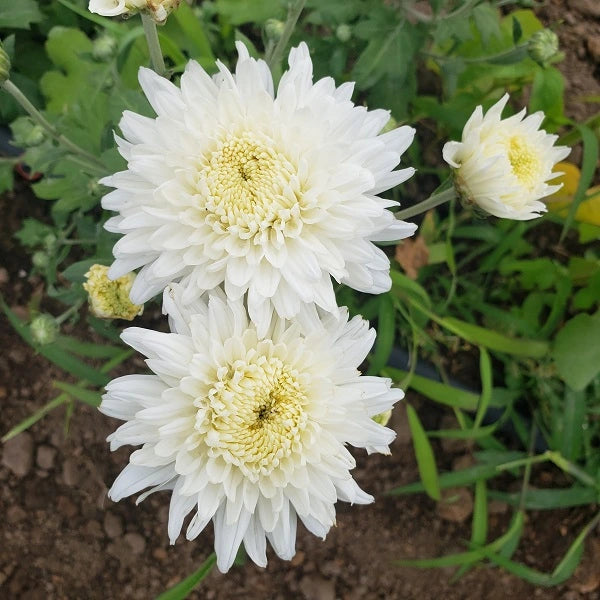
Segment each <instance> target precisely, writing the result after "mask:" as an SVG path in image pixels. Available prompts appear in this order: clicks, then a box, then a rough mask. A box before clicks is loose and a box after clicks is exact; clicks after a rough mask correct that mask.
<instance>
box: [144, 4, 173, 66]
mask: <svg viewBox="0 0 600 600" xmlns="http://www.w3.org/2000/svg"><path fill="white" fill-rule="evenodd" d="M142 25H143V26H144V34H145V35H146V42H147V43H148V51H149V52H150V60H151V61H152V68H153V69H154V71H156V72H157V73H158V74H159V75H164V74H165V72H166V70H167V69H166V67H165V60H164V58H163V55H162V50H161V48H160V42H159V41H158V31H157V30H156V23H155V22H154V21H153V20H152V17H150V16H149V15H147V14H146V13H144V12H143V13H142Z"/></svg>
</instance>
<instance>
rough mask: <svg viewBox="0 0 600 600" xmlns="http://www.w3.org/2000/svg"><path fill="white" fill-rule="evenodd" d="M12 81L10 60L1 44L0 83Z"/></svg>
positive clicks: (0, 43)
mask: <svg viewBox="0 0 600 600" xmlns="http://www.w3.org/2000/svg"><path fill="white" fill-rule="evenodd" d="M8 79H10V58H9V56H8V54H7V53H6V50H5V49H4V46H3V45H2V42H0V83H4V82H5V81H6V80H8Z"/></svg>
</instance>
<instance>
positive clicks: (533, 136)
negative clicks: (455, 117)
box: [443, 94, 570, 220]
mask: <svg viewBox="0 0 600 600" xmlns="http://www.w3.org/2000/svg"><path fill="white" fill-rule="evenodd" d="M507 102H508V94H505V95H504V96H503V97H502V98H501V99H500V100H499V101H498V102H497V103H496V104H494V106H492V107H491V108H490V109H489V110H488V111H487V113H486V114H485V115H484V114H483V110H482V108H481V106H478V107H477V108H476V109H475V112H474V113H473V114H472V115H471V117H470V119H469V120H468V121H467V124H466V125H465V128H464V130H463V134H462V141H461V142H448V143H447V144H446V145H445V146H444V149H443V156H444V160H445V161H446V162H447V163H448V164H449V165H450V166H451V167H453V168H454V169H455V171H454V178H455V184H456V188H457V190H458V192H459V194H460V195H461V196H462V198H463V200H464V201H466V202H467V203H474V204H477V205H478V206H479V207H480V208H482V209H483V210H485V211H486V212H488V213H490V214H492V215H495V216H496V217H505V218H508V219H517V220H527V219H534V218H535V217H539V216H540V213H541V212H544V211H545V210H546V206H545V204H544V203H543V202H540V201H539V200H540V198H543V197H545V196H548V195H550V194H552V193H554V192H555V191H556V190H558V189H559V188H560V185H548V183H547V182H548V181H549V180H551V179H553V178H555V177H557V176H558V175H559V173H556V172H553V171H552V168H553V167H554V165H555V164H556V163H557V162H559V161H560V160H562V159H563V158H565V157H566V156H567V155H568V154H569V152H570V149H569V148H567V147H565V146H554V142H555V141H556V139H557V137H558V136H556V135H549V134H548V133H546V132H545V131H544V130H543V129H540V125H541V124H542V121H543V120H544V113H543V112H541V111H540V112H536V113H534V114H532V115H529V116H528V117H525V109H523V110H522V111H521V112H520V113H518V114H516V115H513V116H512V117H508V118H507V119H502V111H503V109H504V107H505V106H506V103H507ZM524 117H525V118H524Z"/></svg>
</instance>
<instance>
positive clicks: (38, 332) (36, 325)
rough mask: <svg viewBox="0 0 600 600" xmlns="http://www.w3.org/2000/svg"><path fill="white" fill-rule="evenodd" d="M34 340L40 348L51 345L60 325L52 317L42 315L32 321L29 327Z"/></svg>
mask: <svg viewBox="0 0 600 600" xmlns="http://www.w3.org/2000/svg"><path fill="white" fill-rule="evenodd" d="M29 329H30V331H31V335H32V337H33V340H34V341H35V342H36V343H37V344H39V345H40V346H45V345H46V344H51V343H52V342H53V341H54V340H55V339H56V336H57V334H58V331H59V326H58V323H57V322H56V319H55V318H54V317H53V316H52V315H48V314H45V313H44V314H41V315H38V316H37V317H35V318H34V319H33V321H31V324H30V325H29Z"/></svg>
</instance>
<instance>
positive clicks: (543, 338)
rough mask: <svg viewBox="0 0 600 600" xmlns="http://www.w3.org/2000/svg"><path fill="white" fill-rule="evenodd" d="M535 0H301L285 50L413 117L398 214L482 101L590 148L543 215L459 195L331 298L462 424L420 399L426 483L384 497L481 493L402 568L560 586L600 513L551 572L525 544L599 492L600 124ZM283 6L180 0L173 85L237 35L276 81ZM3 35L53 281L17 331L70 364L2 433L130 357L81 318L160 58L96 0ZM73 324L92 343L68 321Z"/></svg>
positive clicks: (16, 166)
mask: <svg viewBox="0 0 600 600" xmlns="http://www.w3.org/2000/svg"><path fill="white" fill-rule="evenodd" d="M301 4H302V3H297V4H296V8H298V6H300V7H301ZM532 4H533V3H532V2H531V1H530V0H521V1H515V2H512V1H510V0H494V1H487V0H484V1H482V0H431V1H430V2H414V1H411V0H398V1H397V2H389V3H384V2H381V1H380V0H328V1H327V2H317V1H316V0H307V2H306V4H305V6H304V10H303V12H302V14H301V16H300V19H299V21H298V24H297V26H296V28H295V30H294V32H293V35H292V37H291V42H290V43H292V44H293V43H296V42H298V41H300V40H305V41H306V42H307V43H308V45H309V47H310V49H311V53H312V57H313V61H314V65H315V76H316V77H317V78H319V77H324V76H333V77H334V78H335V79H336V82H337V83H341V82H343V81H348V80H351V81H356V92H355V97H356V99H357V101H358V102H364V103H365V104H366V105H368V106H369V107H370V108H387V109H390V110H391V114H392V122H393V126H395V125H400V124H404V123H408V124H411V125H413V126H416V127H417V130H418V135H417V139H416V141H415V143H414V144H413V145H412V146H411V148H410V150H409V153H408V155H409V159H408V161H407V162H410V164H411V165H412V166H415V167H416V168H417V169H418V172H417V175H416V176H415V177H414V178H413V179H412V180H411V181H409V182H408V183H407V184H404V185H403V186H401V188H399V189H396V190H394V192H393V195H394V198H395V199H397V200H400V202H401V203H402V205H403V207H406V206H411V205H413V204H415V203H417V202H418V201H420V200H422V199H423V198H425V197H426V195H427V193H428V192H431V191H433V190H434V189H436V188H437V187H438V186H439V184H440V183H441V181H443V180H444V179H445V178H446V176H447V174H448V169H447V167H446V166H444V164H443V161H442V160H441V147H442V145H443V143H444V142H445V141H446V140H448V139H459V138H460V134H461V131H462V129H463V126H464V124H465V122H466V120H467V119H468V117H469V116H470V114H471V113H472V111H473V109H474V107H475V106H476V105H478V104H482V105H483V106H484V107H486V108H487V107H489V106H490V105H491V104H492V103H494V102H495V101H496V100H498V98H499V97H500V96H501V95H502V94H503V93H504V92H505V91H509V92H510V93H511V98H512V102H513V103H514V106H515V107H517V106H518V107H520V106H522V105H526V106H527V107H528V110H529V111H530V112H533V111H536V110H543V111H544V112H545V113H546V121H545V122H544V127H545V129H546V130H548V131H550V132H559V133H561V134H562V135H561V139H560V143H563V144H569V145H574V144H581V148H582V152H581V154H580V155H581V161H580V164H578V165H575V164H572V163H563V164H561V165H560V169H557V170H560V171H562V172H563V173H564V174H563V175H562V179H563V182H564V184H565V185H564V187H563V189H562V190H561V191H560V192H559V193H558V194H556V195H555V196H553V197H551V198H548V199H547V203H548V207H549V213H548V214H547V216H545V217H544V218H541V219H536V220H534V221H529V222H514V221H505V220H498V219H490V220H483V219H481V218H480V217H479V216H478V215H475V214H474V213H473V212H472V211H471V210H469V209H467V208H463V207H461V206H459V205H458V204H457V203H455V202H452V203H450V204H448V205H446V206H444V207H441V208H438V209H436V210H435V211H429V212H428V213H427V214H425V215H424V216H423V217H422V220H421V222H420V228H419V231H418V234H417V236H416V237H415V238H413V239H410V240H406V241H405V242H404V243H402V244H401V245H398V246H397V247H395V248H394V247H390V248H389V249H388V250H389V252H390V255H393V256H394V258H395V260H393V261H392V269H393V271H392V278H393V288H392V290H391V292H389V293H388V294H383V295H380V296H376V297H371V296H365V295H361V294H357V293H356V292H354V291H352V290H350V289H347V288H340V290H339V298H338V300H339V302H340V304H346V305H348V306H349V307H350V309H351V311H353V312H356V313H361V314H363V315H364V316H365V317H366V318H368V319H371V320H372V321H373V323H374V324H375V325H376V328H377V331H378V336H377V342H376V346H375V349H374V352H373V354H372V355H371V357H370V360H369V371H370V373H372V374H378V373H382V374H386V375H388V376H390V377H392V378H393V379H394V381H395V382H396V383H397V384H398V385H400V386H401V387H403V388H406V389H412V390H415V391H416V392H418V393H419V394H421V395H422V396H423V397H425V398H427V399H428V400H431V401H432V403H433V404H432V405H431V410H436V411H439V412H440V413H442V414H445V413H448V414H449V415H451V416H452V418H453V419H454V422H455V426H453V427H452V428H445V429H442V430H439V429H438V430H432V431H426V430H425V428H424V426H423V424H422V417H420V416H419V413H418V412H417V411H416V410H415V409H414V408H413V407H412V406H410V405H408V406H407V410H408V419H409V421H408V422H409V425H410V429H411V432H412V436H413V443H414V448H415V453H416V458H417V461H418V465H419V471H420V474H421V481H420V482H415V483H414V484H410V485H405V486H402V487H399V488H396V489H394V490H391V491H390V493H391V494H411V493H422V492H424V493H426V494H428V495H429V496H430V497H431V498H433V499H434V500H436V501H438V502H444V503H450V504H451V503H452V502H453V501H454V500H455V499H456V494H454V495H453V493H452V492H451V493H445V490H455V489H456V488H461V487H468V488H470V489H472V490H473V493H474V512H473V523H472V536H471V540H470V542H469V543H468V548H467V549H466V550H465V552H463V553H460V554H456V555H452V556H446V557H442V558H437V559H423V560H419V561H403V562H402V564H413V565H420V566H426V567H430V566H432V567H433V566H457V567H459V569H458V571H457V575H460V574H462V573H464V572H465V571H466V570H467V569H469V568H471V567H472V566H473V565H475V564H477V563H480V562H482V561H486V562H491V563H493V564H496V565H499V566H501V567H503V568H505V569H507V570H509V571H511V572H513V573H515V574H516V575H518V576H520V577H522V578H524V579H526V580H527V581H530V582H532V583H534V584H537V585H555V584H558V583H560V582H562V581H564V580H565V579H567V578H568V577H569V576H570V575H571V574H572V573H573V571H574V569H575V567H576V566H577V564H578V562H579V560H580V558H581V554H582V550H583V541H584V539H585V536H586V535H587V533H588V532H589V531H590V530H591V529H592V527H594V525H595V524H596V523H597V522H598V520H599V518H600V516H598V515H596V516H593V512H592V511H591V509H590V513H589V515H590V518H591V520H590V521H589V522H588V524H587V525H586V527H585V528H584V529H583V530H581V531H580V532H573V534H572V537H573V542H572V545H571V546H570V548H569V550H568V552H567V553H566V554H565V556H564V559H563V560H562V561H561V562H560V563H559V564H558V565H557V566H556V569H555V570H554V571H553V572H551V573H541V572H539V571H536V570H533V569H531V568H529V567H527V566H526V565H524V564H521V563H519V562H516V561H514V560H512V556H513V554H514V552H515V550H516V548H517V547H518V545H519V542H520V538H521V535H522V532H523V525H524V519H525V513H526V511H527V510H528V509H542V510H551V509H557V508H562V507H571V506H580V505H589V506H590V507H593V506H594V505H595V504H597V503H598V500H599V495H600V451H599V446H600V376H599V372H600V343H599V340H600V312H599V301H600V257H599V256H598V245H597V241H598V238H599V236H600V188H598V187H593V186H594V183H595V180H594V176H595V170H596V166H597V163H598V133H599V126H600V117H599V116H598V115H595V116H592V117H591V118H590V119H589V120H588V121H586V122H585V123H576V122H573V121H572V120H571V119H569V118H568V116H567V115H565V114H564V98H563V97H564V80H563V76H562V75H561V73H560V71H559V70H558V69H557V68H556V67H555V66H554V64H555V63H556V62H558V61H560V60H561V58H562V53H561V52H560V49H559V48H558V42H557V37H556V35H555V33H554V32H552V31H550V30H548V29H544V28H543V26H542V24H541V23H540V21H539V20H538V19H537V18H536V16H535V14H534V12H533V11H532V9H531V8H532ZM287 10H288V7H287V6H286V3H285V2H283V1H281V0H265V1H263V2H246V1H243V0H216V1H214V2H213V1H205V2H202V3H194V2H187V3H186V2H183V3H182V4H181V5H180V7H179V8H178V10H176V11H175V12H173V14H172V15H171V16H170V17H169V19H168V21H167V23H166V24H165V25H164V26H162V27H160V28H159V40H160V44H161V47H162V51H163V55H164V58H165V61H166V68H167V72H168V75H169V76H170V77H171V79H172V80H173V81H177V78H178V76H179V74H180V73H181V72H182V70H183V68H184V65H185V63H186V61H187V60H188V59H189V58H193V59H195V60H197V61H199V62H200V64H201V65H202V66H203V67H204V68H205V69H207V70H208V71H209V72H211V73H212V72H214V71H215V70H216V67H215V64H214V61H215V57H219V58H220V59H221V60H223V61H226V62H229V63H230V64H231V63H232V62H233V61H234V54H235V52H234V43H235V41H236V40H242V41H244V43H246V44H247V46H248V47H249V48H250V50H251V53H252V54H254V55H255V56H261V55H263V53H265V54H266V55H267V56H268V57H270V58H271V60H272V63H273V65H274V70H275V73H276V74H280V73H281V72H282V69H283V68H284V66H282V65H280V64H279V62H280V60H281V56H279V55H277V52H278V51H279V47H278V41H279V40H280V38H281V36H282V35H284V32H285V26H286V16H287ZM0 33H1V38H2V40H3V45H4V50H5V52H6V56H7V58H8V60H9V61H10V67H9V68H10V74H9V77H10V78H9V82H10V83H11V84H12V85H13V86H16V88H17V89H18V90H20V91H21V92H22V93H24V94H25V95H26V97H27V98H28V99H29V101H30V102H31V103H32V105H33V107H34V110H33V111H29V112H30V114H27V113H26V112H25V111H24V110H23V107H22V103H19V102H17V101H16V100H15V93H14V90H12V92H11V89H9V88H8V87H7V86H6V84H3V87H4V89H5V91H8V92H9V93H10V94H11V95H9V93H2V94H1V95H0V122H1V123H2V124H4V125H6V126H10V130H11V132H12V141H11V144H12V147H13V150H12V151H9V150H10V148H8V149H7V152H5V153H4V156H3V157H2V158H0V191H4V190H9V189H11V188H12V186H13V178H14V176H15V173H21V174H22V175H24V176H25V177H26V178H27V179H29V180H30V181H31V187H32V189H33V191H34V193H35V195H36V196H37V197H38V198H39V199H40V200H41V201H45V202H47V210H45V211H44V212H45V215H46V216H45V218H44V219H41V220H37V219H34V218H28V219H25V221H24V222H23V225H22V228H21V229H20V230H19V231H18V232H17V234H16V236H17V238H18V240H19V242H20V243H21V244H22V245H23V246H25V247H26V248H27V249H28V251H29V252H30V254H31V273H34V274H38V275H39V276H41V277H42V279H43V281H44V286H43V289H40V290H38V291H37V292H36V293H35V294H34V296H33V297H32V300H31V305H30V313H31V315H32V318H31V320H30V321H29V322H23V321H21V320H19V318H17V316H16V315H15V314H14V313H12V312H11V310H10V309H9V308H8V306H6V304H4V303H3V304H2V308H3V310H4V311H5V313H6V314H7V316H8V318H9V320H10V322H11V323H12V325H13V326H14V328H15V329H16V331H17V332H18V333H19V334H20V335H21V336H22V337H23V339H25V341H27V342H28V343H29V344H31V345H32V346H34V347H35V348H36V349H37V351H38V352H40V353H41V354H42V355H43V356H45V357H46V358H47V359H48V360H50V361H52V362H54V363H55V364H56V365H58V366H59V367H61V368H62V369H64V370H65V371H66V372H67V373H69V374H70V375H71V376H73V377H74V380H71V382H65V381H57V382H55V386H56V387H57V394H58V395H57V397H56V398H54V399H53V400H52V401H51V402H49V403H48V404H47V405H45V406H43V407H40V409H39V410H38V411H37V412H36V413H35V414H33V415H31V417H30V418H28V419H26V420H25V421H23V422H22V423H19V424H17V425H16V426H15V427H14V429H12V430H11V431H10V432H8V433H6V435H5V436H4V438H3V440H4V441H5V440H7V439H9V438H10V437H12V436H14V435H16V434H17V433H19V432H20V431H23V430H24V429H26V428H27V427H29V426H31V425H32V424H33V423H34V422H35V421H36V420H38V419H40V418H42V417H43V416H44V415H45V414H47V413H48V412H49V411H50V410H53V409H55V408H57V407H58V406H62V405H66V406H67V408H68V410H67V411H66V415H67V417H66V418H67V424H68V420H69V416H70V414H71V413H72V411H73V410H74V409H75V407H76V403H77V402H84V403H87V404H91V405H93V406H96V405H97V404H98V402H99V395H100V386H102V385H104V384H105V383H106V382H107V381H108V375H107V374H108V372H109V371H111V369H113V368H115V367H116V366H117V365H119V364H120V363H122V362H123V361H124V360H126V359H127V358H128V357H129V356H130V353H129V351H128V350H126V349H125V348H124V347H123V346H122V345H121V343H120V341H119V337H118V335H119V331H120V323H119V322H118V321H117V322H115V321H107V320H102V319H99V318H97V317H95V316H94V315H93V314H92V313H91V312H88V311H86V310H85V304H86V300H87V293H86V291H85V290H84V288H83V285H82V284H83V283H84V280H85V274H86V273H87V272H88V271H89V269H90V267H91V266H92V265H94V264H100V265H108V264H110V262H111V260H112V257H111V250H112V247H113V245H114V243H115V241H116V237H115V236H114V235H113V234H111V233H108V232H107V231H105V230H104V229H103V223H104V221H105V220H106V218H107V216H108V215H107V214H106V213H104V212H103V211H102V209H101V207H100V199H101V197H102V195H103V194H104V193H105V192H106V189H105V188H103V187H102V186H101V185H100V184H98V179H100V178H101V177H102V176H104V175H108V174H110V173H112V172H115V171H117V170H121V169H123V168H125V164H124V162H123V160H122V158H121V157H120V156H119V155H118V153H117V151H116V148H115V144H114V140H113V131H114V130H116V129H117V124H118V122H119V119H120V117H121V114H122V111H123V110H124V109H129V110H133V111H135V112H138V113H142V114H147V115H151V114H152V113H151V109H150V107H149V106H148V105H147V103H146V101H145V99H144V98H143V96H142V94H141V92H140V91H139V89H138V83H137V70H138V68H139V66H140V65H148V64H149V63H150V56H149V52H148V48H147V45H146V41H145V39H144V29H143V27H142V24H141V22H140V20H139V19H137V18H135V17H132V18H131V19H129V20H127V21H123V22H118V21H117V20H111V19H106V18H103V17H100V16H98V15H94V14H91V13H89V12H88V11H87V2H86V1H84V0H56V1H49V0H39V1H38V0H20V2H19V3H18V7H15V6H14V3H13V2H9V1H8V0H0ZM36 111H40V112H39V113H38V115H37V116H36ZM15 148H16V149H18V150H14V149H15ZM50 313H52V314H50ZM54 314H58V316H53V315H54ZM78 320H84V321H85V323H86V324H87V325H88V326H89V327H91V329H92V330H93V331H94V332H95V333H96V335H97V336H98V337H97V338H96V339H97V341H96V342H93V343H92V342H89V341H81V340H78V339H75V338H74V337H72V336H67V335H64V334H63V333H61V327H62V326H63V325H64V324H65V323H66V322H69V323H75V322H77V321H78ZM73 381H74V383H73ZM440 438H441V439H451V440H452V439H459V440H469V441H470V442H471V443H472V444H473V445H474V448H475V450H474V452H473V457H474V461H473V464H471V465H470V466H468V467H467V468H465V469H462V470H454V471H447V472H445V471H441V470H440V468H439V467H438V464H445V463H444V457H443V455H441V456H440V455H439V448H440V446H439V445H438V443H437V441H436V440H438V439H440ZM436 454H438V456H437V457H436ZM537 465H541V466H542V467H543V468H545V469H553V471H551V473H553V476H552V478H551V479H550V483H546V484H545V486H540V484H539V483H538V482H536V485H532V478H533V479H535V478H536V476H537V474H538V472H539V471H538V467H537ZM507 478H508V481H510V480H511V479H514V480H515V481H517V482H518V485H519V489H518V491H506V490H507V489H508V490H514V488H513V486H512V485H511V484H507ZM498 499H500V500H502V501H504V502H507V503H509V504H510V505H511V506H513V507H514V512H513V518H512V521H511V523H510V525H509V527H508V529H507V531H506V532H505V533H504V534H503V535H502V536H500V537H499V538H496V539H494V540H492V541H490V540H489V539H488V504H489V502H490V501H491V500H498ZM398 558H400V557H398ZM202 569H205V565H203V567H202V568H201V569H200V571H199V572H202V573H204V572H205V571H203V570H202ZM205 570H206V569H205ZM194 581H195V582H196V583H197V581H198V579H197V578H196V579H194ZM194 585H195V584H194ZM190 589H191V588H190ZM173 597H175V596H173ZM177 597H182V596H177Z"/></svg>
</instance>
